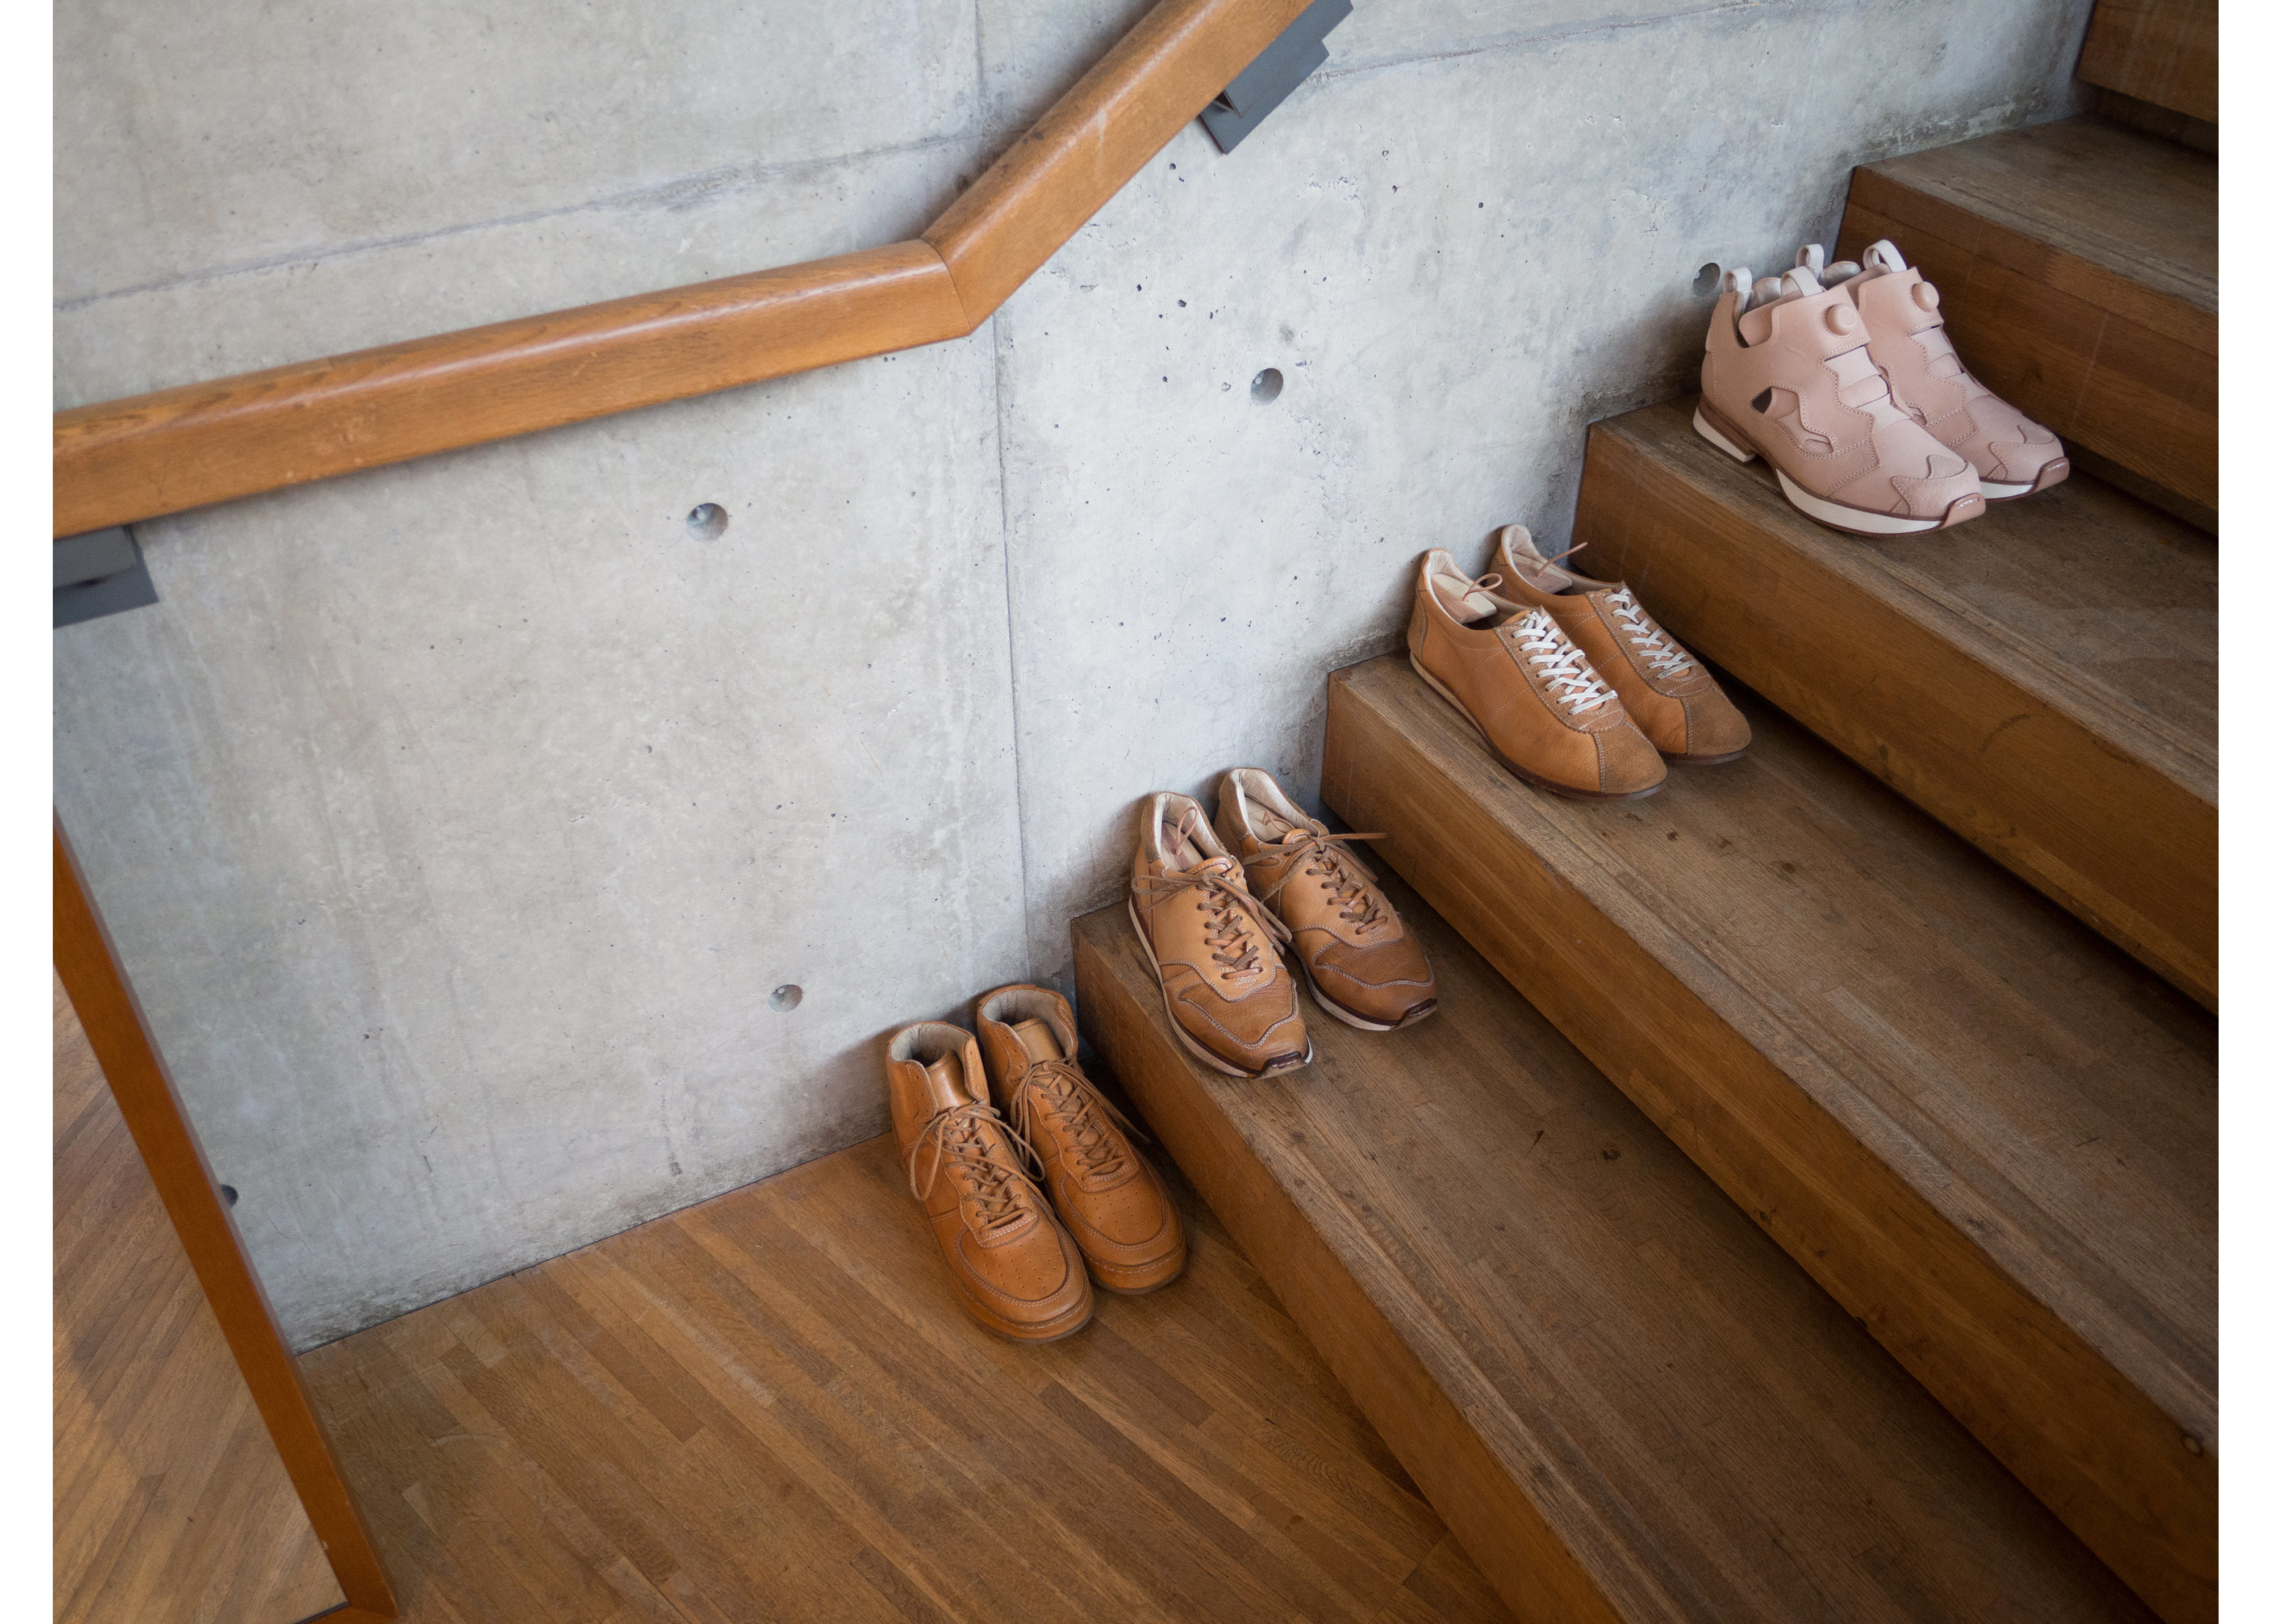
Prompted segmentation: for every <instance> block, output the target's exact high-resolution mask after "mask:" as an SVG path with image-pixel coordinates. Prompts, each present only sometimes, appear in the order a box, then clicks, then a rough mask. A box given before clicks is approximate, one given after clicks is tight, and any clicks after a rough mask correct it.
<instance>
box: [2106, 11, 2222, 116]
mask: <svg viewBox="0 0 2272 1624" xmlns="http://www.w3.org/2000/svg"><path fill="white" fill-rule="evenodd" d="M2074 76H2075V78H2079V79H2081V81H2082V82H2083V83H2084V84H2086V85H2096V86H2099V87H2100V88H2102V89H2104V90H2111V91H2114V92H2116V93H2119V94H2121V95H2125V96H2133V97H2135V98H2136V99H2137V100H2138V101H2150V102H2152V103H2153V104H2154V105H2155V106H2156V107H2159V108H2169V109H2170V111H2171V112H2172V113H2182V114H2184V115H2186V117H2187V118H2198V119H2201V121H2203V122H2204V123H2211V124H2213V123H2216V0H2098V4H2097V6H2096V9H2095V10H2093V11H2092V12H2091V14H2090V32H2089V33H2088V34H2085V35H2083V39H2082V57H2081V61H2079V62H2077V63H2075V64H2074Z"/></svg>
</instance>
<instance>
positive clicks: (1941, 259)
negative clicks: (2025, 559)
mask: <svg viewBox="0 0 2272 1624" xmlns="http://www.w3.org/2000/svg"><path fill="white" fill-rule="evenodd" d="M1880 237H1890V238H1892V239H1893V240H1894V242H1895V243H1897V244H1898V245H1899V246H1900V248H1901V250H1902V254H1903V255H1904V256H1905V257H1907V258H1908V260H1909V262H1910V264H1914V265H1917V266H1918V267H1920V268H1921V269H1922V270H1923V271H1924V274H1925V276H1926V278H1927V279H1929V280H1931V281H1932V283H1933V284H1934V285H1935V286H1936V287H1939V289H1940V294H1941V314H1942V315H1943V316H1944V317H1946V318H1947V324H1948V335H1949V338H1950V339H1951V340H1952V341H1953V342H1954V344H1955V346H1956V347H1957V349H1958V351H1959V353H1961V354H1962V355H1963V357H1964V361H1965V364H1966V366H1967V367H1969V369H1971V370H1972V371H1973V373H1974V374H1975V375H1976V376H1978V377H1979V379H1980V380H1981V382H1983V383H1984V384H1987V385H1988V387H1989V388H1991V389H1992V390H1994V391H1996V392H1997V393H1999V394H2000V395H2002V396H2003V397H2004V398H2005V399H2007V400H2009V401H2011V402H2012V404H2013V405H2014V406H2018V407H2019V408H2020V409H2021V410H2022V411H2023V412H2025V413H2028V414H2029V416H2031V417H2034V418H2036V419H2037V420H2038V421H2041V422H2043V423H2044V424H2046V425H2047V426H2049V427H2050V428H2052V429H2053V430H2055V431H2057V432H2058V433H2059V435H2061V436H2065V437H2066V438H2069V439H2072V440H2074V441H2075V442H2077V443H2080V444H2081V445H2084V446H2087V447H2089V449H2090V450H2091V451H2096V452H2097V453H2098V454H2099V455H2100V456H2102V457H2104V458H2108V459H2110V460H2111V461H2113V462H2115V463H2118V464H2119V465H2120V466H2123V467H2125V468H2127V469H2129V470H2130V471H2131V472H2132V473H2135V474H2137V475H2138V476H2139V477H2140V478H2141V479H2144V480H2149V481H2151V482H2152V483H2153V484H2155V485H2158V486H2163V487H2166V488H2168V489H2170V490H2171V491H2174V492H2176V493H2177V494H2178V495H2179V496H2180V497H2182V498H2184V499H2185V500H2186V501H2187V502H2189V503H2198V504H2199V505H2200V507H2201V509H2204V510H2208V511H2211V512H2214V511H2215V510H2216V501H2217V494H2216V466H2217V465H2216V421H2217V411H2216V379H2217V368H2216V333H2217V293H2216V276H2217V260H2216V163H2215V161H2214V160H2210V159H2208V158H2206V157H2203V156H2202V155H2201V153H2194V152H2188V151H2186V149H2185V148H2183V147H2179V146H2177V145H2172V144H2171V143H2169V142H2166V141H2160V140H2156V138H2153V137H2151V136H2149V135H2144V134H2141V132H2139V131H2137V130H2132V129H2128V128H2126V127H2125V126H2123V125H2120V124H2117V123H2110V122H2109V121H2107V120H2105V119H2101V118H2093V117H2083V118H2070V119H2065V120H2061V121H2059V123H2050V124H2037V125H2034V126H2032V127H2030V128H2028V129H2024V130H2007V131H2005V132H2003V133H2002V134H1999V135H1992V136H1983V137H1981V138H1978V139H1977V140H1973V141H1963V142H1960V143H1958V144H1957V145H1954V146H1943V147H1936V148H1934V149H1933V150H1932V151H1930V152H1924V153H1912V154H1910V156H1909V157H1906V158H1892V159H1887V160H1885V161H1883V162H1881V163H1874V164H1865V165H1864V166H1863V167H1861V168H1857V170H1855V171H1854V179H1853V183H1852V185H1851V187H1850V189H1849V190H1848V193H1847V199H1846V215H1845V219H1844V220H1843V221H1842V224H1841V225H1840V227H1839V231H1838V250H1837V251H1838V253H1839V255H1840V256H1841V257H1856V256H1858V255H1859V254H1860V253H1861V251H1862V250H1864V249H1865V248H1866V247H1867V246H1868V245H1869V244H1870V243H1872V242H1875V241H1877V240H1878V239H1879V238H1880Z"/></svg>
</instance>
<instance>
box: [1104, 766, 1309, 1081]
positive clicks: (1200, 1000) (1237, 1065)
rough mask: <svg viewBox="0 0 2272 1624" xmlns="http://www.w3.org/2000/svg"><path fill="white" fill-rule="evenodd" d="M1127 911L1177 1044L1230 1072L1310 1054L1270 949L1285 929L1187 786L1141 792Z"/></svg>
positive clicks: (1271, 1067)
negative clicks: (1180, 792) (1180, 789)
mask: <svg viewBox="0 0 2272 1624" xmlns="http://www.w3.org/2000/svg"><path fill="white" fill-rule="evenodd" d="M1128 917H1129V918H1130V919H1132V920H1135V921H1136V935H1137V936H1138V937H1139V938H1140V940H1141V941H1142V942H1143V943H1144V950H1145V952H1146V953H1147V954H1149V955H1150V956H1151V959H1152V972H1153V973H1154V974H1155V975H1156V976H1158V977H1159V978H1160V997H1161V999H1162V1001H1163V1002H1165V1003H1166V1005H1167V1009H1168V1019H1169V1021H1170V1023H1172V1024H1174V1026H1175V1029H1176V1036H1177V1037H1178V1038H1179V1039H1182V1040H1183V1045H1184V1047H1185V1048H1187V1049H1189V1050H1190V1051H1191V1052H1192V1054H1196V1055H1198V1056H1199V1057H1200V1059H1201V1060H1203V1061H1205V1062H1207V1064H1208V1065H1210V1066H1213V1067H1214V1069H1216V1070H1217V1071H1224V1072H1229V1074H1230V1075H1231V1076H1235V1077H1259V1076H1269V1075H1270V1074H1272V1073H1273V1072H1279V1071H1293V1070H1296V1069H1299V1068H1300V1067H1303V1066H1306V1065H1308V1064H1309V1063H1310V1033H1309V1029H1308V1028H1307V1027H1305V1026H1304V1025H1303V1024H1302V1009H1301V1004H1300V1001H1299V999H1298V997H1297V995H1296V993H1295V991H1294V978H1293V976H1292V975H1291V974H1289V972H1288V971H1287V969H1286V966H1285V965H1284V964H1283V963H1282V962H1281V960H1280V959H1279V957H1278V943H1279V942H1282V941H1284V940H1286V939H1287V937H1288V936H1289V934H1290V933H1289V932H1288V930H1287V929H1286V927H1285V926H1283V925H1282V924H1280V923H1279V922H1278V920H1277V919H1276V918H1275V917H1274V915H1273V914H1272V913H1270V911H1269V910H1268V909H1267V908H1265V907H1264V906H1263V905H1261V904H1260V903H1259V902H1257V901H1256V900H1255V899H1254V897H1253V894H1252V892H1250V891H1249V890H1247V889H1246V875H1245V873H1244V871H1243V870H1242V869H1241V868H1239V866H1238V863H1237V860H1234V859H1233V858H1232V857H1231V855H1230V854H1229V853H1228V852H1226V851H1224V850H1223V849H1222V841H1220V840H1218V839H1216V838H1215V837H1214V830H1212V829H1210V828H1208V827H1207V815H1206V814H1205V813H1203V812H1201V811H1200V805H1199V802H1198V801H1193V800H1192V798H1191V797H1190V796H1189V795H1177V794H1174V793H1169V792H1165V791H1163V792H1162V793H1159V794H1156V795H1153V796H1150V797H1148V798H1147V800H1146V801H1145V802H1144V805H1143V809H1142V813H1141V815H1140V818H1139V821H1138V823H1137V826H1136V856H1135V860H1134V861H1133V862H1132V864H1131V865H1130V867H1129V875H1128Z"/></svg>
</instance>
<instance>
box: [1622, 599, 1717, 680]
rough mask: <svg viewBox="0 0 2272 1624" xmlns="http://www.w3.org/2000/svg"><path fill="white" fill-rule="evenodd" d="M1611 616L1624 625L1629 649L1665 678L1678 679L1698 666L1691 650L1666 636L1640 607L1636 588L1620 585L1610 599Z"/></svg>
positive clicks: (1623, 628)
mask: <svg viewBox="0 0 2272 1624" xmlns="http://www.w3.org/2000/svg"><path fill="white" fill-rule="evenodd" d="M1608 602H1609V606H1610V613H1611V614H1612V615H1616V616H1617V618H1618V622H1620V625H1619V628H1618V629H1620V630H1621V631H1622V632H1623V633H1624V634H1625V640H1626V647H1627V648H1629V649H1631V650H1632V651H1633V652H1634V653H1636V654H1638V655H1640V657H1641V658H1642V659H1646V660H1648V664H1649V668H1650V669H1651V670H1653V671H1655V673H1656V674H1657V675H1659V676H1661V677H1676V676H1678V675H1679V674H1681V673H1682V672H1684V671H1685V670H1687V669H1688V668H1689V667H1691V666H1693V665H1694V664H1695V663H1696V661H1695V659H1693V657H1692V656H1691V655H1690V654H1689V652H1688V651H1687V650H1686V649H1685V648H1682V647H1681V646H1680V644H1678V643H1675V642H1674V641H1673V640H1672V639H1671V638H1670V637H1666V636H1665V635H1664V629H1663V627H1662V626H1659V625H1658V624H1657V623H1656V622H1655V621H1653V620H1651V619H1650V618H1649V615H1648V610H1647V609H1644V608H1642V607H1640V600H1639V599H1638V598H1635V597H1634V596H1633V588H1632V587H1630V586H1620V587H1618V590H1617V591H1615V592H1611V594H1610V596H1609V600H1608Z"/></svg>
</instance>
